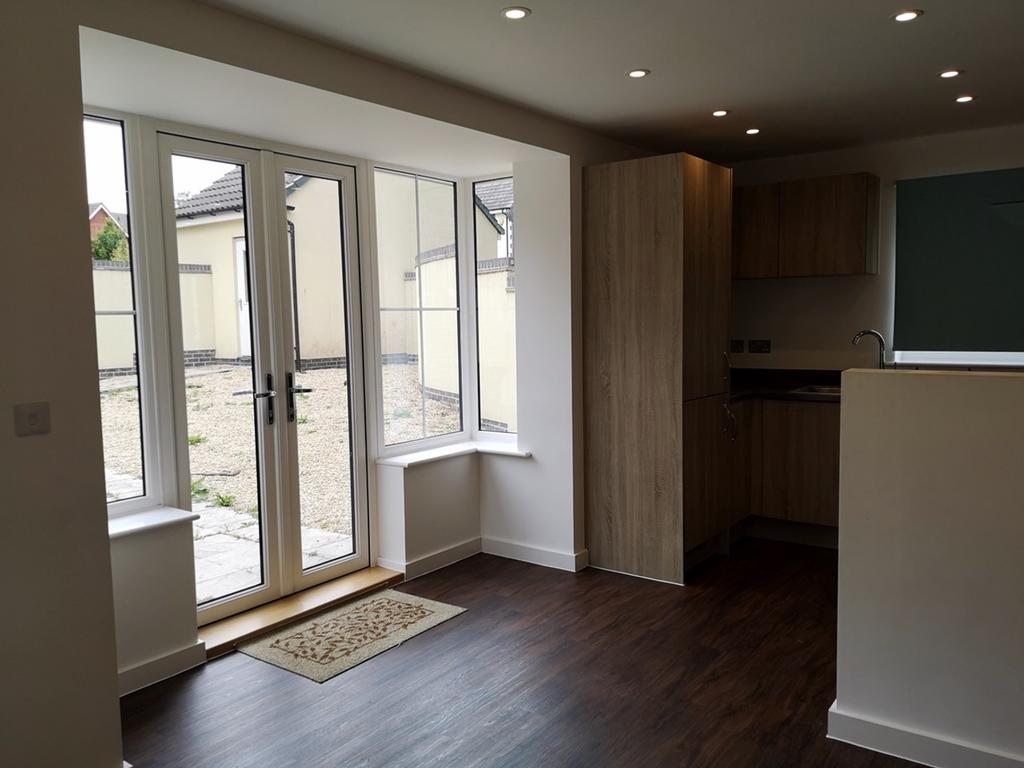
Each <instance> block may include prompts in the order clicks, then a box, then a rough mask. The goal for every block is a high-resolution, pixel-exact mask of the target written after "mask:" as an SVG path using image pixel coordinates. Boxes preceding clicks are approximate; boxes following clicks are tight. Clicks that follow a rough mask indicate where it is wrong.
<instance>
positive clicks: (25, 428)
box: [14, 402, 50, 437]
mask: <svg viewBox="0 0 1024 768" xmlns="http://www.w3.org/2000/svg"><path fill="white" fill-rule="evenodd" d="M49 432H50V404H49V403H46V402H42V403H18V404H17V405H15V406H14V434H15V435H17V436H18V437H27V436H28V435H46V434H49Z"/></svg>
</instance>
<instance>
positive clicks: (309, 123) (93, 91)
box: [79, 28, 559, 177]
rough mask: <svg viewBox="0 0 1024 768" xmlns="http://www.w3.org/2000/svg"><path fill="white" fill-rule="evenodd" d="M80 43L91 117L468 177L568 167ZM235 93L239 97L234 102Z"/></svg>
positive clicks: (140, 46)
mask: <svg viewBox="0 0 1024 768" xmlns="http://www.w3.org/2000/svg"><path fill="white" fill-rule="evenodd" d="M79 36H80V43H79V45H80V50H81V60H82V101H83V102H84V103H85V104H86V105H88V106H89V107H105V108H107V109H115V110H120V111H123V112H130V113H134V114H139V115H145V116H148V117H155V118H162V119H164V120H169V121H174V122H175V123H179V124H182V123H183V124H186V125H195V126H202V127H203V128H212V129H214V130H217V131H227V132H229V133H231V134H240V135H243V136H258V137H260V138H261V139H269V140H271V141H275V142H281V143H283V144H286V145H289V146H292V147H297V148H303V149H305V148H308V149H315V150H324V151H327V152H330V153H334V154H338V155H344V156H347V157H355V158H367V159H370V160H373V161H375V162H380V163H383V164H387V165H391V166H394V167H398V168H414V169H422V170H427V171H432V172H434V173H442V174H447V175H450V176H459V177H475V176H489V175H495V174H503V173H509V172H510V171H511V170H512V166H513V163H515V162H517V161H523V160H538V159H550V158H553V157H559V155H558V154H557V153H555V152H550V151H548V150H546V149H542V148H540V147H533V146H530V145H528V144H523V143H521V142H517V141H511V140H509V139H503V138H500V137H498V136H491V135H489V134H486V133H481V132H479V131H474V130H471V129H469V128H463V127H462V126H458V125H451V124H448V123H443V122H441V121H439V120H432V119H430V118H427V117H422V116H420V115H414V114H411V113H409V112H402V111H400V110H397V109H391V108H389V107H384V106H380V105H379V104H371V103H369V102H366V101H361V100H359V99H353V98H350V97H348V96H341V95H339V94H336V93H330V92H328V91H322V90H319V89H317V88H312V87H309V86H305V85H299V84H297V83H293V82H289V81H287V80H281V79H279V78H275V77H270V76H269V75H263V74H259V73H257V72H250V71H248V70H245V69H240V68H238V67H233V66H230V65H227V64H222V63H220V62H215V61H210V60H208V59H203V58H200V57H198V56H192V55H189V54H186V53H180V52H178V51H172V50H169V49H167V48H161V47H159V46H155V45H150V44H148V43H143V42H139V41H138V40H130V39H128V38H125V37H120V36H118V35H112V34H109V33H107V32H100V31H98V30H94V29H87V28H82V29H81V30H80V33H79ZM226 93H227V94H232V97H231V98H230V99H225V98H224V94H226ZM268 104H271V105H274V108H272V109H268V107H267V105H268ZM338 126H343V129H342V130H338ZM410 137H414V139H412V140H410ZM239 141H240V143H244V141H242V140H241V139H239Z"/></svg>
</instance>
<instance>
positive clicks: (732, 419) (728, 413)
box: [722, 405, 740, 443]
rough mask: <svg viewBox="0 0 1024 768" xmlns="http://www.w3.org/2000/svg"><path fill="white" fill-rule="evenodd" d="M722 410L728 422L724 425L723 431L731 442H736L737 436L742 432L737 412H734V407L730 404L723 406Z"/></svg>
mask: <svg viewBox="0 0 1024 768" xmlns="http://www.w3.org/2000/svg"><path fill="white" fill-rule="evenodd" d="M722 409H723V410H722V412H723V413H724V414H725V418H726V420H727V421H726V422H725V423H724V424H723V425H722V433H723V434H726V435H728V436H729V442H732V443H735V442H736V438H737V437H739V434H740V424H739V422H738V421H737V420H736V414H735V413H733V412H732V408H730V407H729V406H728V405H723V406H722Z"/></svg>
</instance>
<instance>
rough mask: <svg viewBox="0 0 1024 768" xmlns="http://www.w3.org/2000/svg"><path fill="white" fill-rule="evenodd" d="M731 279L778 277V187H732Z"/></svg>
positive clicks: (766, 185) (774, 185)
mask: <svg viewBox="0 0 1024 768" xmlns="http://www.w3.org/2000/svg"><path fill="white" fill-rule="evenodd" d="M732 205H733V208H732V222H733V226H732V278H733V280H745V279H750V278H755V277H778V276H779V185H778V184H758V185H756V186H752V187H736V188H735V189H734V190H733V198H732Z"/></svg>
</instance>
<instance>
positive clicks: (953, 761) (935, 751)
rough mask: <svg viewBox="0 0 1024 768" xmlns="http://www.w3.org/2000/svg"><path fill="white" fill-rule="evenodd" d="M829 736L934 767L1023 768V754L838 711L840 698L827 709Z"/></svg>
mask: <svg viewBox="0 0 1024 768" xmlns="http://www.w3.org/2000/svg"><path fill="white" fill-rule="evenodd" d="M828 737H829V738H830V739H835V740H837V741H845V742H847V743H849V744H854V745H856V746H858V747H864V748H865V749H871V750H874V751H875V752H881V753H883V754H886V755H892V756H894V757H901V758H903V759H905V760H913V761H914V762H917V763H921V764H923V765H930V766H932V767H933V768H1021V767H1022V766H1024V756H1022V755H1010V754H1006V753H1003V752H995V751H992V750H989V749H985V748H984V747H982V746H979V745H977V744H964V743H961V742H958V741H952V740H949V739H947V738H943V737H942V736H940V735H937V734H929V733H922V732H920V731H914V730H910V729H907V728H903V727H900V726H898V725H896V724H894V723H884V722H880V721H876V720H869V719H867V718H865V717H862V716H856V715H851V714H847V713H845V712H841V711H839V709H838V708H837V702H836V703H833V704H832V706H831V707H830V708H829V710H828Z"/></svg>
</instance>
